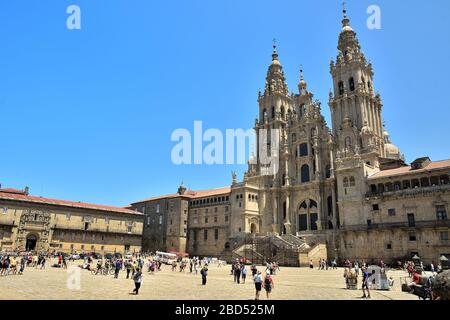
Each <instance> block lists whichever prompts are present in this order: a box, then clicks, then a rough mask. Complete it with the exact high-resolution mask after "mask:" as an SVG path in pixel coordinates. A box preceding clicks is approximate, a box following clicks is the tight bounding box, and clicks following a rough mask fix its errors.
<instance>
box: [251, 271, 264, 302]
mask: <svg viewBox="0 0 450 320" xmlns="http://www.w3.org/2000/svg"><path fill="white" fill-rule="evenodd" d="M253 282H254V283H255V290H256V292H255V300H259V295H260V294H261V289H262V282H263V280H262V276H261V271H258V272H257V273H256V274H255V276H254V277H253Z"/></svg>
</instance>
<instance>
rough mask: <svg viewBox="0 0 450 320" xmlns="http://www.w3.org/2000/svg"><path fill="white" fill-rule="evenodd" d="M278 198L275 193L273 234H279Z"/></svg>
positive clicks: (273, 198)
mask: <svg viewBox="0 0 450 320" xmlns="http://www.w3.org/2000/svg"><path fill="white" fill-rule="evenodd" d="M277 209H278V208H277V196H276V194H275V193H274V194H273V195H272V216H273V220H272V221H273V223H272V232H273V233H278V212H277V211H278V210H277Z"/></svg>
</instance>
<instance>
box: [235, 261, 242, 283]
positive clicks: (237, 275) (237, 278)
mask: <svg viewBox="0 0 450 320" xmlns="http://www.w3.org/2000/svg"><path fill="white" fill-rule="evenodd" d="M234 279H235V280H234V282H237V284H239V283H240V280H241V266H240V265H239V264H237V265H236V267H235V268H234Z"/></svg>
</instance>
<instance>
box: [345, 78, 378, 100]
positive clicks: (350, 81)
mask: <svg viewBox="0 0 450 320" xmlns="http://www.w3.org/2000/svg"><path fill="white" fill-rule="evenodd" d="M362 83H363V85H364V88H365V87H366V82H365V80H364V78H362ZM338 86H339V95H340V96H342V95H343V94H344V81H339V84H338ZM371 86H372V84H371V83H370V81H367V88H368V89H369V90H370V88H371ZM348 88H349V90H350V92H353V91H355V89H356V87H355V79H354V78H353V77H351V78H350V79H348Z"/></svg>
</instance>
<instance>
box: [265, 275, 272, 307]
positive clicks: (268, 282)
mask: <svg viewBox="0 0 450 320" xmlns="http://www.w3.org/2000/svg"><path fill="white" fill-rule="evenodd" d="M273 287H274V285H273V279H272V276H271V275H270V271H269V272H267V273H266V278H265V279H264V289H265V290H266V296H267V300H269V299H270V293H271V292H272V289H273Z"/></svg>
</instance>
